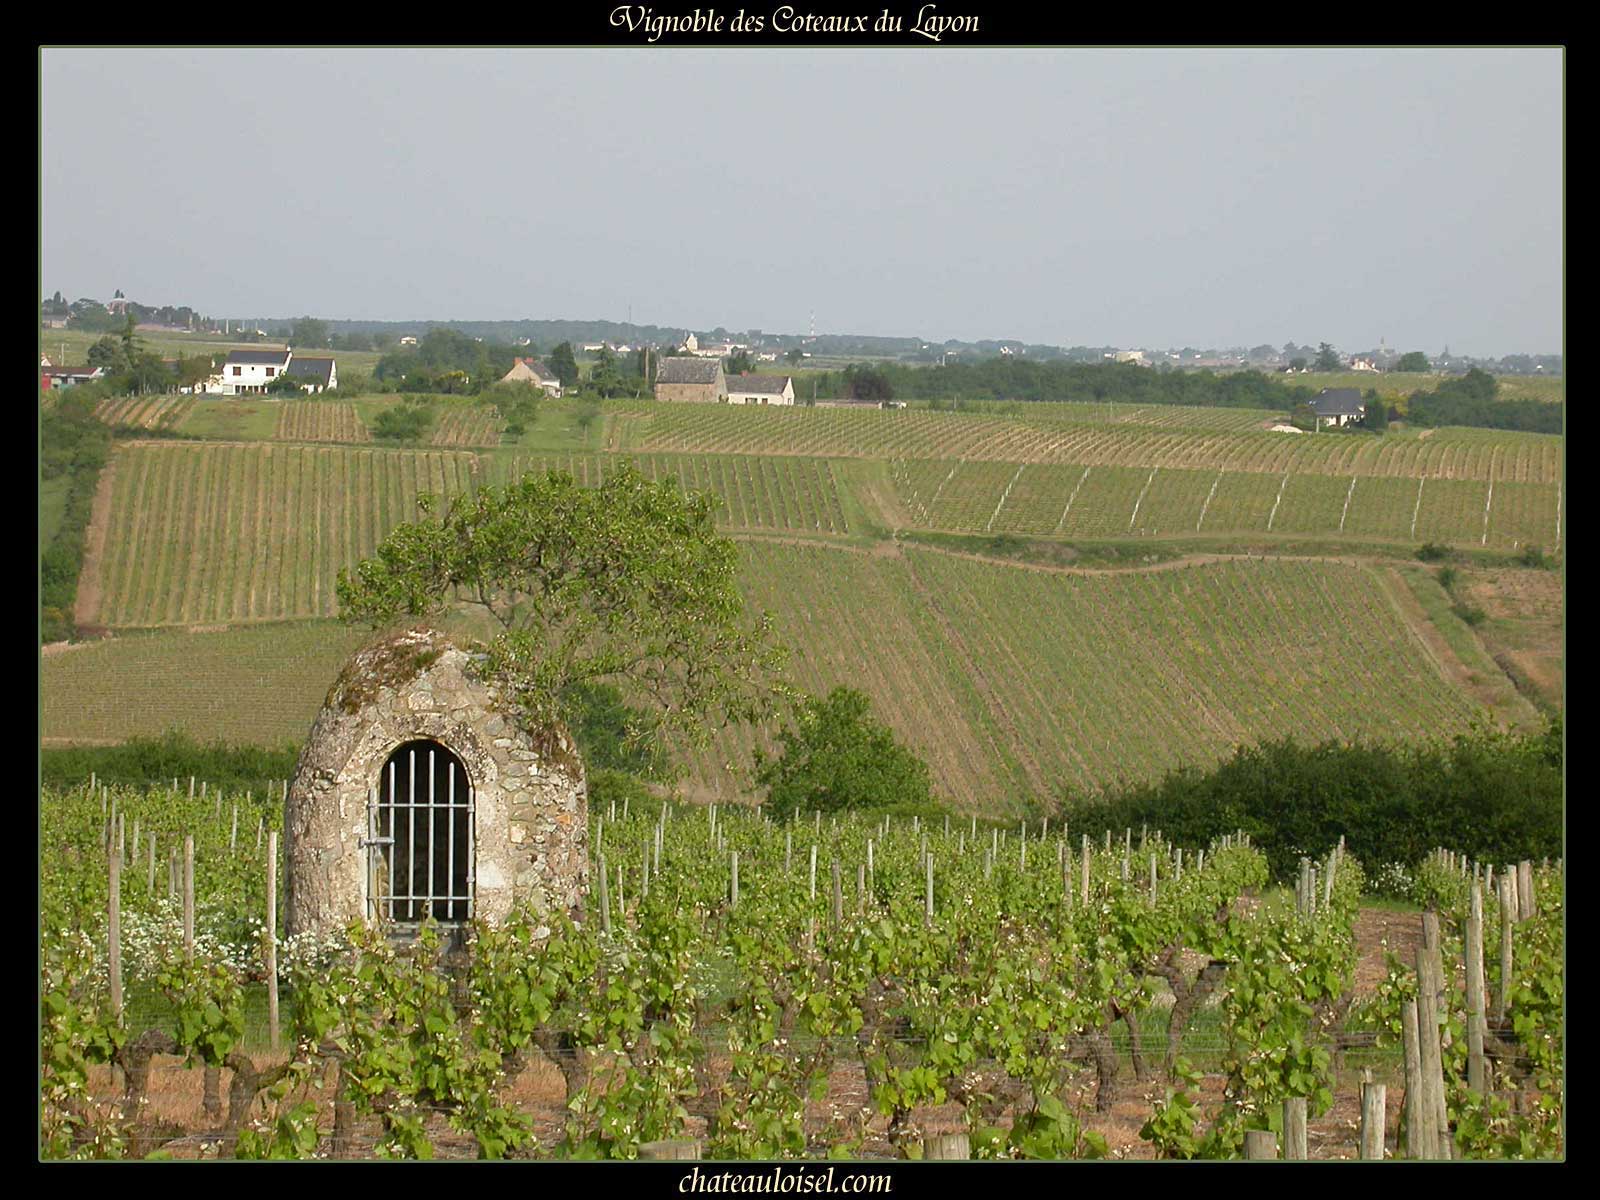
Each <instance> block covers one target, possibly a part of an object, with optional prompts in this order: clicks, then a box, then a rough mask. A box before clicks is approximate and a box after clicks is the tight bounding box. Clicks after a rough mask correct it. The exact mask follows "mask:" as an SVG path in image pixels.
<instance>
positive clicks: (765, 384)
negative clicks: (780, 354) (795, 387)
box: [728, 375, 789, 396]
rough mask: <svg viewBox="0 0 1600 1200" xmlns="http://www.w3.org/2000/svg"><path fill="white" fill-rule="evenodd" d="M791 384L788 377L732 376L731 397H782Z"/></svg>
mask: <svg viewBox="0 0 1600 1200" xmlns="http://www.w3.org/2000/svg"><path fill="white" fill-rule="evenodd" d="M788 383H789V376H787V375H730V376H728V394H729V395H730V396H734V395H739V396H781V395H782V394H783V389H784V388H785V387H786V386H787V385H788Z"/></svg>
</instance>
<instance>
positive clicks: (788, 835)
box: [783, 829, 872, 879]
mask: <svg viewBox="0 0 1600 1200" xmlns="http://www.w3.org/2000/svg"><path fill="white" fill-rule="evenodd" d="M871 853H872V842H871V841H868V842H867V854H868V855H871ZM793 862H794V830H792V829H785V830H784V831H783V874H784V878H786V879H787V878H788V876H789V867H790V866H791V865H792V864H793Z"/></svg>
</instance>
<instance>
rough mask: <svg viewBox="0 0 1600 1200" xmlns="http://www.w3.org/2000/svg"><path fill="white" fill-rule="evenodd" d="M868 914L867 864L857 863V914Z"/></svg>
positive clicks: (861, 915)
mask: <svg viewBox="0 0 1600 1200" xmlns="http://www.w3.org/2000/svg"><path fill="white" fill-rule="evenodd" d="M866 915H867V864H866V863H857V864H856V916H858V917H864V916H866Z"/></svg>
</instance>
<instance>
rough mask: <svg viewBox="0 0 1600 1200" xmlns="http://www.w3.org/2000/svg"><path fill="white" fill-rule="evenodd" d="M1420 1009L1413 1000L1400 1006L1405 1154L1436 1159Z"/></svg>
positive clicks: (1411, 1156) (1436, 1152)
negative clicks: (1403, 1076) (1426, 1086)
mask: <svg viewBox="0 0 1600 1200" xmlns="http://www.w3.org/2000/svg"><path fill="white" fill-rule="evenodd" d="M1417 1009H1418V1005H1417V1002H1416V1000H1414V999H1411V1000H1407V1001H1405V1002H1404V1003H1403V1004H1402V1005H1401V1006H1400V1032H1401V1041H1402V1042H1403V1043H1404V1046H1405V1067H1406V1076H1405V1078H1406V1095H1405V1118H1406V1157H1407V1158H1416V1159H1427V1158H1437V1157H1438V1156H1439V1152H1438V1149H1437V1146H1436V1144H1435V1141H1434V1139H1433V1137H1432V1131H1433V1105H1432V1103H1431V1098H1430V1097H1429V1095H1428V1093H1427V1089H1426V1088H1425V1087H1424V1086H1423V1083H1422V1035H1421V1031H1420V1018H1419V1016H1418V1012H1417Z"/></svg>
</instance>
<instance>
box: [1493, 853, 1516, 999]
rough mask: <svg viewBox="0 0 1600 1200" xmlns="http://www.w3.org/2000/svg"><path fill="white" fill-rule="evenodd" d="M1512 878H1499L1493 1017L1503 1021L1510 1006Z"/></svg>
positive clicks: (1508, 875) (1506, 876) (1506, 875)
mask: <svg viewBox="0 0 1600 1200" xmlns="http://www.w3.org/2000/svg"><path fill="white" fill-rule="evenodd" d="M1511 890H1512V877H1511V875H1510V874H1505V875H1502V876H1501V877H1500V987H1499V989H1498V991H1497V992H1496V997H1495V1017H1496V1018H1497V1019H1499V1020H1502V1021H1503V1020H1505V1017H1506V1009H1507V1008H1509V1007H1510V1004H1511V922H1512V920H1513V919H1514V917H1515V915H1516V914H1515V912H1514V911H1513V909H1512V906H1511V903H1512V902H1511Z"/></svg>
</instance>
